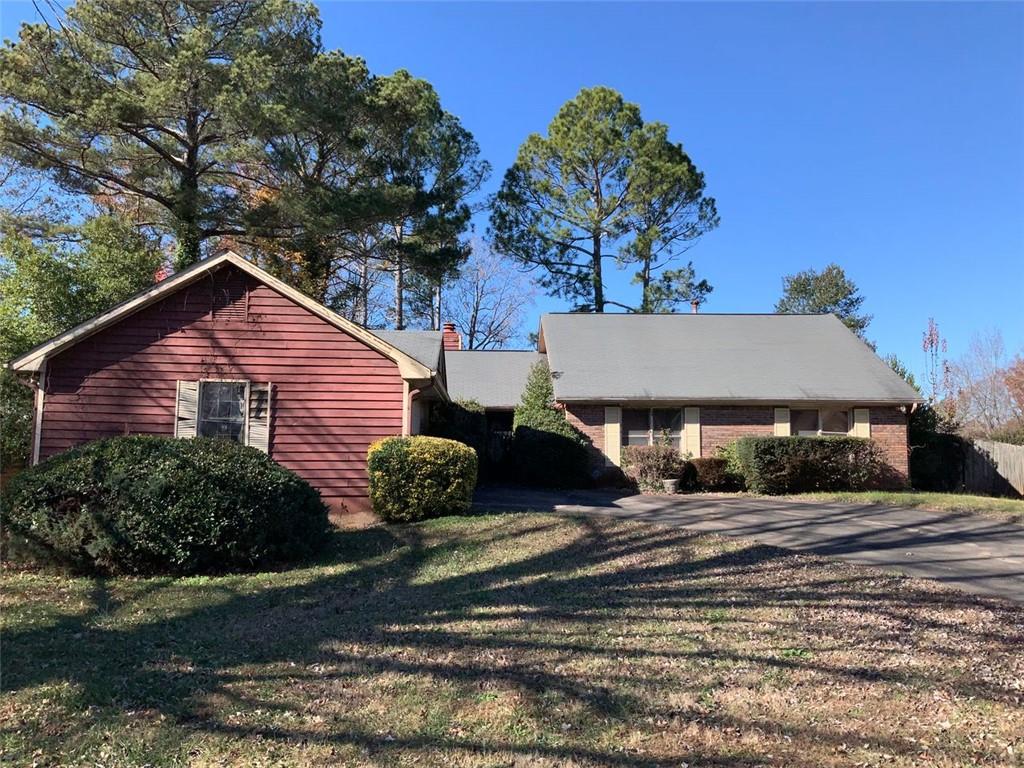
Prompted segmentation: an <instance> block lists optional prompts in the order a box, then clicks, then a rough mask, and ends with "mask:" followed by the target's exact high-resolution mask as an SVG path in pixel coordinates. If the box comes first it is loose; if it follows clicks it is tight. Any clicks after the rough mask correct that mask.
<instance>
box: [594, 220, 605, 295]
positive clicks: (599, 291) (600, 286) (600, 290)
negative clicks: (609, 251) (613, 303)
mask: <svg viewBox="0 0 1024 768" xmlns="http://www.w3.org/2000/svg"><path fill="white" fill-rule="evenodd" d="M593 237H594V254H593V260H594V276H593V282H594V311H595V312H604V280H603V279H602V278H601V233H600V231H598V232H595V233H594V236H593Z"/></svg>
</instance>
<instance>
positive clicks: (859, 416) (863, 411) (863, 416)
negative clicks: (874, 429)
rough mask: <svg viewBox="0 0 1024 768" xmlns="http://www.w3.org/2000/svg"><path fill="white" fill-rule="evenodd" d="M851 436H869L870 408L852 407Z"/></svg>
mask: <svg viewBox="0 0 1024 768" xmlns="http://www.w3.org/2000/svg"><path fill="white" fill-rule="evenodd" d="M853 436H854V437H871V410H870V409H868V408H854V409H853Z"/></svg>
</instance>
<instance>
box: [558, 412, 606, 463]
mask: <svg viewBox="0 0 1024 768" xmlns="http://www.w3.org/2000/svg"><path fill="white" fill-rule="evenodd" d="M565 418H566V420H567V421H568V422H569V423H570V424H572V425H573V426H574V427H576V429H578V430H579V431H580V432H582V433H583V434H584V435H586V437H587V440H588V441H589V446H588V448H589V449H590V461H591V464H592V466H593V467H594V468H595V469H600V468H602V467H604V466H605V457H604V406H603V405H580V404H579V403H568V404H567V405H566V406H565Z"/></svg>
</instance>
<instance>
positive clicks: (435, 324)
mask: <svg viewBox="0 0 1024 768" xmlns="http://www.w3.org/2000/svg"><path fill="white" fill-rule="evenodd" d="M431 314H432V317H431V318H430V324H431V330H434V331H440V330H441V281H440V280H438V281H437V285H436V286H435V287H434V311H433V312H432V313H431Z"/></svg>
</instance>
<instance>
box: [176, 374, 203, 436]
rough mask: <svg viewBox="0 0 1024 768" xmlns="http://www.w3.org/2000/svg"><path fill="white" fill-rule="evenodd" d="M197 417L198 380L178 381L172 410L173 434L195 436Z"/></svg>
mask: <svg viewBox="0 0 1024 768" xmlns="http://www.w3.org/2000/svg"><path fill="white" fill-rule="evenodd" d="M198 419H199V382H198V381H179V382H178V396H177V403H176V406H175V410H174V436H175V437H195V436H196V424H197V422H198Z"/></svg>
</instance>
